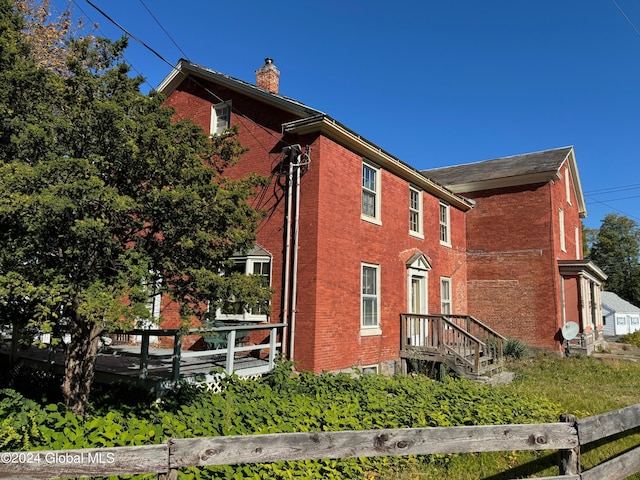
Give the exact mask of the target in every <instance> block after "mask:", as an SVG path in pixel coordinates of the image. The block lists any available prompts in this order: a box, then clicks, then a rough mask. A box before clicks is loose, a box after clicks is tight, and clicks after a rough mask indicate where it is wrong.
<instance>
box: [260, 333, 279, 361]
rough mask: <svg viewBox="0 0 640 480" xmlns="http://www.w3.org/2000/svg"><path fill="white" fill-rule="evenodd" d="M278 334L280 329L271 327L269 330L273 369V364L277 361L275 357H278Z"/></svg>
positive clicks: (270, 355) (270, 358) (270, 356)
mask: <svg viewBox="0 0 640 480" xmlns="http://www.w3.org/2000/svg"><path fill="white" fill-rule="evenodd" d="M277 335H278V330H277V329H276V328H271V330H270V331H269V370H273V364H274V363H275V359H276V338H277ZM258 353H260V352H258Z"/></svg>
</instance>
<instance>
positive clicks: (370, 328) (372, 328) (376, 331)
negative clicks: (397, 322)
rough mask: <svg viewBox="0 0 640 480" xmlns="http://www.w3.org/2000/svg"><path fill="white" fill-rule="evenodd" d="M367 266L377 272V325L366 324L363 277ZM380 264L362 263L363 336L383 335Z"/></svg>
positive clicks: (361, 317) (361, 328)
mask: <svg viewBox="0 0 640 480" xmlns="http://www.w3.org/2000/svg"><path fill="white" fill-rule="evenodd" d="M365 268H373V269H375V272H376V293H375V297H376V313H377V319H376V320H377V324H376V325H364V309H363V308H362V306H363V303H364V302H363V300H364V298H365V295H364V294H363V293H362V290H363V285H362V279H363V276H364V275H363V274H364V269H365ZM380 315H381V312H380V265H377V264H374V263H365V262H362V263H361V264H360V335H361V336H363V337H366V336H373V335H382V328H381V327H380Z"/></svg>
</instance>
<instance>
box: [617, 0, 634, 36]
mask: <svg viewBox="0 0 640 480" xmlns="http://www.w3.org/2000/svg"><path fill="white" fill-rule="evenodd" d="M611 1H612V2H613V4H614V5H615V6H616V8H617V9H618V10H619V11H620V13H621V14H622V16H623V17H624V18H625V19H626V20H627V22H628V23H629V25H631V28H633V31H634V32H636V35H638V36H639V37H640V30H638V28H637V27H636V26H635V25H634V23H633V22H632V21H631V19H630V18H629V17H628V16H627V14H626V13H624V10H622V8H621V7H620V5H618V2H616V0H611Z"/></svg>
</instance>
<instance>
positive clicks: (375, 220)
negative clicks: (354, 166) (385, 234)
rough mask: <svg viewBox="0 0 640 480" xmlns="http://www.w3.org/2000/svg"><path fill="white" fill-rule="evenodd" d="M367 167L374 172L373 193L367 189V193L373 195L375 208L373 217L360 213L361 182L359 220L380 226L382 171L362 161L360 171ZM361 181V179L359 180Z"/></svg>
mask: <svg viewBox="0 0 640 480" xmlns="http://www.w3.org/2000/svg"><path fill="white" fill-rule="evenodd" d="M365 166H366V167H368V168H370V169H372V170H373V171H375V173H376V181H375V191H373V190H369V189H367V191H372V192H373V193H374V194H375V203H374V208H375V215H374V216H371V215H367V214H365V213H364V212H363V211H362V192H364V189H365V187H364V185H362V181H361V182H360V183H361V186H360V187H361V188H360V196H361V198H360V218H361V219H362V220H364V221H366V222H370V223H374V224H376V225H382V216H381V211H380V210H381V206H382V188H381V187H382V170H381V169H380V167H378V166H376V165H374V164H373V163H371V162H369V161H367V160H365V159H363V160H362V169H363V170H364V167H365ZM361 180H362V179H361Z"/></svg>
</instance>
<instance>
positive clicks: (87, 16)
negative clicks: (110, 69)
mask: <svg viewBox="0 0 640 480" xmlns="http://www.w3.org/2000/svg"><path fill="white" fill-rule="evenodd" d="M71 1H72V2H73V4H74V5H75V6H76V8H77V9H78V10H80V12H82V15H84V16H85V17H86V18H87V19H88V20H89V22H90V23H91V24H92V25H94V26H95V28H97V29H98V31H99V32H100V33H101V34H102V36H104V37H106V36H107V35H106V34H105V33H104V32H103V31H102V30H101V29H100V26H99V24H98V22H94V21H93V20H92V19H91V17H90V16H89V15H87V12H85V11H84V10H83V9H82V7H81V6H80V5H79V4H78V2H76V0H71ZM122 58H123V59H124V61H125V62H127V65H129V66H130V67H131V69H132V70H133V71H134V72H136V73H137V74H138V76H139V77H142V78H144V75H142V73H141V72H140V71H138V70H137V69H136V67H135V66H134V65H133V63H132V62H130V61H129V60H128V59H127V57H126V56H125V55H124V53H123V54H122ZM144 83H145V84H147V85H148V86H149V88H150V89H152V90H153V85H151V84H150V83H149V81H148V80H147V79H146V78H144Z"/></svg>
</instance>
